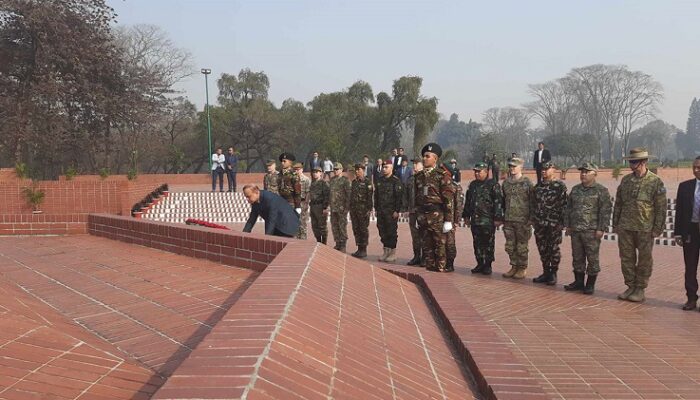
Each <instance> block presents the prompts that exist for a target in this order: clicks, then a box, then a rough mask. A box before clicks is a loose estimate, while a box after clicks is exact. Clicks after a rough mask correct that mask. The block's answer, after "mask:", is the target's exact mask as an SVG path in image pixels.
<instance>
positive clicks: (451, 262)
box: [445, 258, 455, 271]
mask: <svg viewBox="0 0 700 400" xmlns="http://www.w3.org/2000/svg"><path fill="white" fill-rule="evenodd" d="M445 269H446V270H448V271H454V270H455V260H454V258H448V259H447V261H446V262H445Z"/></svg>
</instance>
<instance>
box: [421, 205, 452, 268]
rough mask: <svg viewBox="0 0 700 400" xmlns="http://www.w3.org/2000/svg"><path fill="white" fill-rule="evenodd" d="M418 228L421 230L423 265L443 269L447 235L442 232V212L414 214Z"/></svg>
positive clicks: (445, 261)
mask: <svg viewBox="0 0 700 400" xmlns="http://www.w3.org/2000/svg"><path fill="white" fill-rule="evenodd" d="M416 218H417V221H418V227H419V228H418V229H419V230H420V231H422V232H423V238H422V239H423V240H422V242H423V266H424V267H425V268H426V269H428V270H433V271H435V270H444V269H445V264H446V263H447V257H446V254H445V243H446V241H447V235H446V234H444V233H442V224H443V222H444V220H443V218H444V217H443V215H442V212H439V211H435V212H431V213H425V214H424V213H419V214H416Z"/></svg>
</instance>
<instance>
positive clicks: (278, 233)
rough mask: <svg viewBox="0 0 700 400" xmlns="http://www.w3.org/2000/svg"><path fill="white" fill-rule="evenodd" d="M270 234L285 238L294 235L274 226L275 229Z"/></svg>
mask: <svg viewBox="0 0 700 400" xmlns="http://www.w3.org/2000/svg"><path fill="white" fill-rule="evenodd" d="M272 236H279V237H287V238H290V237H294V235H290V234H287V233H284V232H282V231H281V230H279V229H277V228H275V231H274V232H272Z"/></svg>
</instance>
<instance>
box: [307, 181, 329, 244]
mask: <svg viewBox="0 0 700 400" xmlns="http://www.w3.org/2000/svg"><path fill="white" fill-rule="evenodd" d="M309 196H310V200H309V204H310V213H311V229H312V230H313V232H314V236H315V237H316V241H317V242H321V243H323V244H326V242H327V240H328V218H327V217H326V216H325V215H324V214H323V210H325V209H327V208H328V206H329V204H330V201H331V189H330V186H329V185H328V182H326V181H324V180H323V178H321V179H319V180H316V181H313V182H311V187H310V188H309Z"/></svg>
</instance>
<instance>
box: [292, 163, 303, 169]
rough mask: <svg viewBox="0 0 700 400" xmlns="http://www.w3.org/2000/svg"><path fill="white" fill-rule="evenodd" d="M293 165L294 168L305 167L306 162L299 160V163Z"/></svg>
mask: <svg viewBox="0 0 700 400" xmlns="http://www.w3.org/2000/svg"><path fill="white" fill-rule="evenodd" d="M292 167H293V168H294V169H299V168H304V164H302V163H300V162H298V163H294V165H292Z"/></svg>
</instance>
